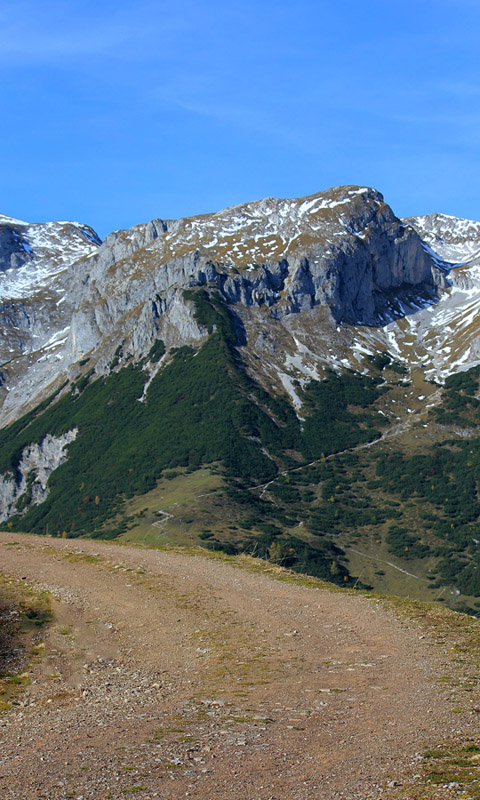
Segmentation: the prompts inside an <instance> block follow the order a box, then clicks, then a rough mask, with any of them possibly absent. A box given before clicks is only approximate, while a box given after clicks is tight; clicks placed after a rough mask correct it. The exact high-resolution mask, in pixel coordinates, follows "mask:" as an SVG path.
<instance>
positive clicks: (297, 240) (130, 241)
mask: <svg viewBox="0 0 480 800" xmlns="http://www.w3.org/2000/svg"><path fill="white" fill-rule="evenodd" d="M410 223H411V224H410ZM449 225H450V223H448V224H447V223H445V221H444V219H443V218H442V219H441V220H439V219H435V220H433V221H432V222H431V223H430V222H429V221H428V219H427V218H412V220H411V221H408V220H406V221H405V220H404V221H402V220H400V219H398V218H397V217H396V216H395V214H394V213H393V211H392V210H391V208H390V207H389V206H388V205H386V203H385V202H384V200H383V197H382V195H381V194H380V193H379V192H377V191H375V190H373V189H369V188H365V187H356V186H342V187H336V188H333V189H330V190H328V191H326V192H322V193H319V194H316V195H312V196H310V197H306V198H300V199H290V200H282V199H276V198H266V199H264V200H260V201H256V202H251V203H245V204H243V205H239V206H234V207H232V208H227V209H224V210H223V211H220V212H217V213H214V214H205V215H202V216H198V217H191V218H185V219H178V220H168V219H167V220H161V219H154V220H152V221H151V222H149V223H147V224H142V225H136V226H134V227H133V228H131V229H130V230H127V231H123V230H122V231H115V232H113V233H111V234H109V235H108V236H107V237H106V239H105V240H104V242H100V240H99V238H98V237H97V235H96V234H95V232H94V231H92V229H91V228H88V226H82V225H79V224H78V223H65V222H56V223H45V224H40V223H37V224H33V225H32V224H28V223H24V222H21V221H19V220H12V219H11V218H8V217H1V216H0V320H1V322H2V326H1V331H3V333H2V332H0V359H1V362H0V363H1V364H2V373H3V375H4V378H3V384H2V385H0V403H1V404H3V405H2V417H3V418H2V420H1V424H6V423H7V422H8V421H10V420H11V419H14V418H15V417H16V416H18V415H19V414H20V413H22V412H23V411H25V410H26V409H27V408H29V407H31V406H32V405H33V404H34V403H35V402H38V400H40V399H42V397H43V396H45V395H46V394H47V393H49V392H51V391H52V390H53V389H56V388H58V386H59V385H60V384H61V383H62V382H63V381H65V380H70V379H72V378H75V377H78V375H79V374H81V373H82V370H83V371H84V372H85V371H86V370H87V369H91V368H92V367H93V369H94V371H95V372H96V373H97V374H100V373H105V372H108V371H109V370H110V369H111V368H112V367H111V364H112V362H113V361H115V363H116V364H117V365H118V366H121V364H122V363H126V362H127V361H128V360H132V359H133V360H139V359H146V357H147V355H148V352H149V350H150V348H151V347H152V345H153V343H154V342H155V340H156V339H157V338H161V339H163V340H164V342H165V344H166V347H167V351H168V350H169V348H171V347H174V346H180V345H182V344H193V345H195V343H196V342H198V341H201V340H202V339H203V337H205V335H206V331H205V330H203V329H202V328H201V326H199V324H198V322H197V321H196V319H195V315H194V308H193V304H192V303H191V302H189V301H185V299H184V296H183V292H184V290H185V289H187V288H191V287H195V286H208V287H210V288H215V289H216V290H217V291H218V292H219V293H220V295H221V296H222V297H223V298H224V299H225V301H226V302H227V303H228V304H229V305H230V306H231V309H232V311H233V313H234V315H235V316H236V319H237V322H238V331H239V337H240V339H241V340H242V346H243V347H244V348H245V350H244V353H245V359H246V361H247V362H249V363H250V364H251V366H252V369H256V370H259V371H260V372H261V371H262V370H264V369H267V366H266V365H265V364H263V362H262V359H260V360H258V359H257V362H258V363H257V365H255V363H254V361H253V360H252V359H253V355H252V354H253V352H254V350H255V342H258V341H269V342H271V343H272V345H273V346H274V349H275V352H276V353H277V357H280V356H279V355H278V354H282V353H283V354H284V349H285V347H286V346H287V343H289V342H290V344H291V343H292V342H294V343H295V345H294V346H295V348H297V347H300V345H299V344H298V342H299V341H300V339H301V338H302V335H303V333H302V332H303V331H304V330H306V329H308V330H309V331H315V333H314V334H312V335H314V336H316V337H317V339H316V343H315V345H313V344H311V347H313V350H314V351H317V355H315V353H314V357H315V358H317V356H318V354H319V353H320V351H321V359H323V362H327V363H328V359H330V360H331V359H332V358H333V356H334V355H335V354H334V352H333V350H335V348H337V351H338V347H340V346H341V347H343V348H345V347H346V344H345V342H346V341H347V339H348V336H347V337H346V338H345V336H344V337H343V339H344V340H345V341H343V340H342V342H343V344H342V343H340V344H339V345H338V346H337V345H335V347H334V348H333V350H332V347H331V346H330V344H328V343H327V340H326V339H327V338H329V339H331V337H332V336H333V335H334V331H335V330H336V327H337V326H339V325H340V326H343V327H344V328H345V330H346V329H347V328H348V326H350V328H351V330H352V331H353V329H354V328H355V329H359V326H360V327H362V328H363V327H365V328H367V329H371V330H372V331H380V330H381V329H383V328H384V327H385V326H388V325H389V324H392V322H393V321H394V320H395V319H399V318H401V317H403V316H405V314H408V313H412V312H413V311H414V310H418V309H419V308H421V307H424V306H431V305H432V304H435V303H438V301H439V299H440V297H441V296H442V292H444V291H445V290H446V289H448V286H449V285H450V283H449V280H448V278H447V272H448V266H446V265H445V263H444V260H443V259H444V255H442V254H440V255H439V253H438V252H435V251H434V250H433V249H432V245H431V244H430V243H429V242H430V240H431V238H432V236H436V235H437V234H436V233H435V231H437V229H438V228H439V227H440V228H441V231H446V233H445V236H446V237H447V238H448V236H449V235H451V236H454V231H453V229H452V231H451V232H450V233H449V230H450V228H449ZM469 231H470V229H469ZM467 233H469V232H468V231H467V232H466V234H467ZM470 233H471V231H470ZM423 235H424V239H423V240H422V238H421V237H422V236H423ZM425 237H426V238H425ZM429 237H430V238H429ZM427 239H428V241H427ZM464 239H465V237H464ZM463 280H464V282H465V281H466V280H467V279H466V278H465V279H463ZM259 325H261V326H263V327H269V330H268V331H267V330H262V331H260V330H258V329H256V330H254V329H253V328H254V327H255V326H257V328H258V326H259ZM252 326H253V328H252ZM312 326H313V327H312ZM315 326H316V327H315ZM352 335H353V334H352ZM309 336H310V334H309ZM299 337H300V339H299ZM318 337H323V339H322V340H321V341H320V339H319V338H318ZM340 338H341V337H340ZM377 338H378V337H377ZM239 341H240V340H239ZM280 343H282V344H280ZM292 346H293V345H292ZM362 346H363V345H362ZM301 347H302V348H303V349H302V350H300V351H299V352H298V354H297V355H296V356H295V355H293V354H292V355H289V356H288V357H289V358H291V359H292V361H291V363H290V362H289V363H290V367H291V365H292V364H296V365H297V366H298V365H299V364H301V363H303V360H304V355H305V353H306V351H309V346H307V345H306V344H302V345H301ZM305 348H306V350H305ZM337 351H335V352H337ZM352 352H353V351H352V349H351V347H350V348H349V353H348V358H347V360H348V359H349V358H351V353H352ZM115 353H117V354H119V355H118V357H117V356H115V357H114V354H115ZM318 357H320V356H318ZM422 357H423V356H422ZM309 358H310V356H309ZM249 359H250V361H249ZM87 361H88V365H86V366H82V365H84V364H87ZM337 361H338V359H337ZM340 361H341V358H340ZM338 363H340V362H338ZM332 365H333V366H338V364H337V362H336V361H335V358H333V361H332ZM297 366H296V367H295V369H297ZM353 366H356V365H355V364H353ZM277 367H278V365H277ZM290 367H288V369H290ZM299 368H300V367H299ZM302 368H303V367H302ZM292 369H293V367H292ZM308 369H309V370H310V372H307V374H309V375H315V374H316V367H314V366H310V367H309V368H308ZM287 371H288V370H287ZM289 374H290V373H289ZM292 375H293V373H292V374H290V378H289V381H290V382H291V380H290V379H291V378H292ZM264 377H265V376H264ZM266 379H267V378H266ZM268 380H270V378H268ZM285 381H286V379H285ZM287 383H288V382H287ZM284 385H286V383H285V384H284ZM288 385H290V383H288Z"/></svg>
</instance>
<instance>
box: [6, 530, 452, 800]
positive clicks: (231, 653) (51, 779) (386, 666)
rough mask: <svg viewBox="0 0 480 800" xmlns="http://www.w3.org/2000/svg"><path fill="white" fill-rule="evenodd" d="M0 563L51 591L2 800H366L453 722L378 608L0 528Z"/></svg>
mask: <svg viewBox="0 0 480 800" xmlns="http://www.w3.org/2000/svg"><path fill="white" fill-rule="evenodd" d="M0 559H1V560H0V564H1V565H2V567H1V570H2V572H3V573H4V574H5V575H9V576H15V577H17V578H24V579H25V580H26V581H27V582H28V583H31V584H33V585H34V586H37V587H42V588H46V589H48V590H50V592H51V593H52V595H53V597H54V598H55V599H54V611H55V620H54V623H53V624H52V625H51V626H50V628H49V630H48V632H47V634H46V638H45V644H46V648H45V656H44V657H43V659H42V660H41V661H40V662H39V663H36V664H34V665H32V669H31V678H32V683H31V685H30V686H29V687H28V688H27V689H26V690H25V692H24V693H23V694H21V695H20V696H19V698H18V701H17V702H16V704H15V705H14V706H13V707H12V709H11V710H10V711H8V712H6V713H4V714H3V715H2V716H1V717H0V741H1V747H0V797H1V798H2V800H38V799H39V798H48V800H66V799H67V798H74V799H75V800H87V798H88V800H90V799H92V800H106V799H107V798H114V799H115V800H120V798H128V797H129V796H135V797H136V798H139V800H147V799H148V800H150V798H157V797H158V798H162V800H179V799H180V798H183V797H185V798H191V800H333V798H337V799H339V798H341V800H354V799H355V800H360V799H361V800H366V798H375V799H376V800H379V799H380V798H382V797H384V796H385V790H386V789H385V787H388V785H389V783H391V782H392V781H394V780H395V781H397V782H398V781H400V782H401V780H402V776H408V775H411V774H412V773H414V772H415V769H416V765H417V764H418V759H419V754H421V753H422V752H423V751H424V750H425V749H426V748H427V747H428V746H430V745H432V744H435V743H437V742H439V741H441V740H442V739H443V738H446V737H450V736H452V734H454V735H455V733H456V732H458V731H459V730H460V728H461V726H463V725H464V724H465V725H467V724H468V723H467V722H465V723H464V721H463V718H462V715H452V714H451V713H448V709H447V705H448V704H447V703H446V698H445V690H443V689H442V688H441V686H442V684H441V683H440V682H439V679H440V678H441V676H442V670H443V662H444V660H445V658H446V655H445V654H444V653H443V652H441V651H440V650H439V648H438V646H437V645H435V644H434V642H433V640H432V641H429V637H428V636H426V637H425V636H423V635H421V632H420V631H419V630H418V629H416V628H415V626H414V625H413V624H412V625H409V624H407V623H405V622H404V621H403V622H402V621H401V620H400V619H399V618H398V617H397V616H396V613H395V612H394V611H392V610H389V609H387V608H385V607H384V605H383V604H381V603H380V602H379V601H375V600H373V599H369V598H366V597H363V596H361V595H353V594H346V593H340V592H333V591H332V592H331V591H326V590H324V589H322V588H308V587H305V586H302V585H298V584H293V583H292V584H291V583H285V582H280V581H278V580H274V579H273V578H271V577H269V576H268V575H265V574H254V573H252V572H249V571H248V570H246V569H239V568H238V567H235V566H232V565H230V564H228V563H225V562H222V561H219V560H214V559H210V558H204V557H201V556H192V555H182V554H179V553H177V552H168V551H160V550H150V549H147V548H135V547H126V546H118V545H115V544H106V543H100V542H94V541H88V540H58V539H44V538H40V537H35V536H29V535H20V534H11V533H0ZM453 717H454V719H453Z"/></svg>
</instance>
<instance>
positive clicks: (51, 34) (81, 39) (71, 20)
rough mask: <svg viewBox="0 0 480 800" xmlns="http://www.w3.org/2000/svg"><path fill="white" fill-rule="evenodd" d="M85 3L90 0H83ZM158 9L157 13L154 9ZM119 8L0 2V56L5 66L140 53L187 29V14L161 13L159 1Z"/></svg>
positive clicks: (169, 39) (75, 4) (29, 1)
mask: <svg viewBox="0 0 480 800" xmlns="http://www.w3.org/2000/svg"><path fill="white" fill-rule="evenodd" d="M87 5H88V4H87ZM155 10H156V13H155ZM151 11H152V3H150V2H145V3H143V4H137V5H136V6H135V7H134V8H133V6H132V7H130V8H127V9H125V8H121V7H119V8H117V9H116V10H115V8H114V6H113V5H110V4H108V6H106V7H105V8H104V9H102V5H101V4H100V5H99V6H98V7H97V8H96V10H95V12H93V13H88V8H85V3H78V2H77V3H69V4H65V7H64V9H63V12H62V4H58V3H53V2H42V3H38V2H32V1H31V0H24V1H23V2H21V1H20V2H16V3H15V4H14V3H11V2H3V3H2V4H1V5H0V62H3V63H4V64H5V65H6V66H18V65H19V64H21V65H23V66H31V65H32V64H35V63H62V62H64V61H65V60H69V61H74V60H75V59H77V58H81V57H88V56H110V55H115V56H121V57H124V58H127V59H128V57H129V56H130V55H132V54H135V55H136V56H139V55H140V56H141V54H142V49H143V48H145V47H146V48H147V49H148V50H152V49H153V48H154V47H158V44H159V43H161V44H162V45H163V46H166V45H168V42H169V41H172V39H174V38H175V37H177V36H179V35H182V33H184V32H185V31H187V30H189V29H190V23H189V22H188V19H185V18H182V17H181V16H180V15H177V14H175V13H174V12H173V13H163V12H162V13H159V8H158V5H157V6H154V13H153V16H152V14H151V13H150V12H151Z"/></svg>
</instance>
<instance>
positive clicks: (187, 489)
mask: <svg viewBox="0 0 480 800" xmlns="http://www.w3.org/2000/svg"><path fill="white" fill-rule="evenodd" d="M479 253H480V223H475V222H470V221H467V220H458V219H455V218H452V217H446V216H444V215H441V214H432V215H429V216H427V217H412V218H409V219H406V220H400V219H398V218H397V217H396V216H395V214H394V213H393V211H392V210H391V209H390V207H389V206H388V205H386V204H385V202H384V200H383V197H382V195H381V194H380V193H379V192H376V191H374V190H373V189H369V188H364V187H354V186H346V187H336V188H334V189H330V190H328V191H326V192H322V193H319V194H316V195H312V196H310V197H307V198H301V199H293V200H279V199H275V198H267V199H265V200H262V201H258V202H252V203H246V204H243V205H239V206H235V207H232V208H228V209H225V210H224V211H221V212H218V213H215V214H208V215H203V216H199V217H193V218H188V219H180V220H160V219H155V220H152V221H151V222H149V223H148V224H145V225H137V226H135V227H134V228H132V229H130V230H128V231H116V232H114V233H112V234H110V235H109V236H107V237H106V239H105V240H104V241H103V242H100V240H99V238H98V237H97V235H96V234H95V232H94V231H92V229H91V228H89V227H88V226H84V225H80V224H78V223H60V222H59V223H46V224H27V223H24V222H20V221H18V220H14V219H11V218H9V217H0V270H1V272H0V289H1V294H2V299H1V304H0V313H1V315H2V321H3V325H2V330H3V334H2V338H1V340H0V346H1V347H2V348H3V352H2V364H1V367H0V368H1V380H2V386H1V390H0V391H1V392H2V424H3V429H2V430H1V431H0V475H1V476H2V477H1V478H0V516H1V518H2V520H3V523H4V524H5V525H7V526H8V527H10V528H13V529H16V530H31V531H34V532H36V533H43V534H50V535H55V536H62V535H65V536H78V535H85V534H86V535H91V536H96V537H105V538H112V537H118V536H119V537H121V538H124V539H125V538H127V539H128V538H130V539H132V538H133V539H139V538H140V539H142V538H143V539H145V541H150V542H152V541H153V542H162V541H174V542H176V541H178V542H181V543H187V542H189V541H203V542H204V544H205V545H207V546H209V547H213V548H215V547H219V548H222V549H227V550H228V549H231V550H233V551H238V550H247V551H248V552H255V553H257V554H258V555H261V556H265V557H268V558H270V559H274V560H277V561H279V562H280V563H282V564H284V565H287V566H291V567H292V568H294V569H297V570H299V571H306V572H310V573H311V574H315V575H318V576H320V577H324V578H327V579H330V580H334V581H336V582H341V583H344V582H345V583H347V584H348V583H350V584H351V585H362V584H364V585H366V584H368V585H373V586H375V587H376V588H380V589H384V590H387V591H397V592H399V593H408V594H413V595H415V596H421V597H425V598H431V599H434V598H435V597H436V596H437V595H438V594H439V593H442V592H443V594H444V596H445V598H446V599H448V602H450V603H451V604H453V605H456V607H460V606H462V607H463V606H465V607H468V608H469V609H470V610H471V611H472V610H474V606H475V602H476V600H475V598H476V597H477V596H480V582H479V583H478V586H477V580H476V570H477V564H478V566H479V570H480V554H479V553H477V544H476V543H478V542H479V541H480V535H478V537H477V524H478V523H477V519H480V503H479V502H478V498H477V495H478V483H477V472H476V470H477V450H478V464H479V472H478V479H479V480H480V445H478V444H477V428H478V425H479V424H480V416H479V417H478V418H477V406H478V405H479V402H480V401H479V395H480V389H479V387H478V376H479V372H478V369H477V365H478V364H480V355H479V352H480V349H479V345H480V338H479V336H480V332H479V331H478V329H477V328H478V326H477V322H476V320H477V306H478V304H479V302H480V274H479ZM451 373H452V375H451V377H448V376H449V375H450V374H451ZM443 384H444V388H442V386H443ZM452 441H453V442H454V444H452V443H451V442H452ZM478 441H480V440H478ZM468 448H469V449H468ZM433 463H435V466H434V467H433V469H434V472H433V473H432V472H431V470H432V464H433ZM432 475H435V476H436V477H435V478H433V477H432ZM387 478H388V479H387ZM440 487H441V488H440ZM439 492H440V493H441V496H440V495H439ZM479 532H480V531H479ZM452 564H453V565H454V567H453V568H452V567H451V565H452Z"/></svg>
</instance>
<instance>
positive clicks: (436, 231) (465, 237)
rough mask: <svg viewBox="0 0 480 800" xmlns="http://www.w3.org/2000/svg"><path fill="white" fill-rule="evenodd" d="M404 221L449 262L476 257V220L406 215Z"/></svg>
mask: <svg viewBox="0 0 480 800" xmlns="http://www.w3.org/2000/svg"><path fill="white" fill-rule="evenodd" d="M404 222H406V223H407V224H408V225H411V226H412V228H414V229H415V230H416V231H417V233H418V235H419V236H420V238H421V239H422V240H423V241H424V242H425V244H427V245H428V246H429V247H431V248H432V250H433V251H434V252H435V253H436V254H437V255H438V256H440V258H442V259H443V260H444V261H448V262H449V263H450V264H464V263H466V262H468V261H471V260H472V259H473V258H478V257H479V256H480V222H474V221H473V220H470V219H460V218H458V217H450V216H448V215H447V214H428V215H426V216H423V217H408V218H407V219H405V220H404Z"/></svg>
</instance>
